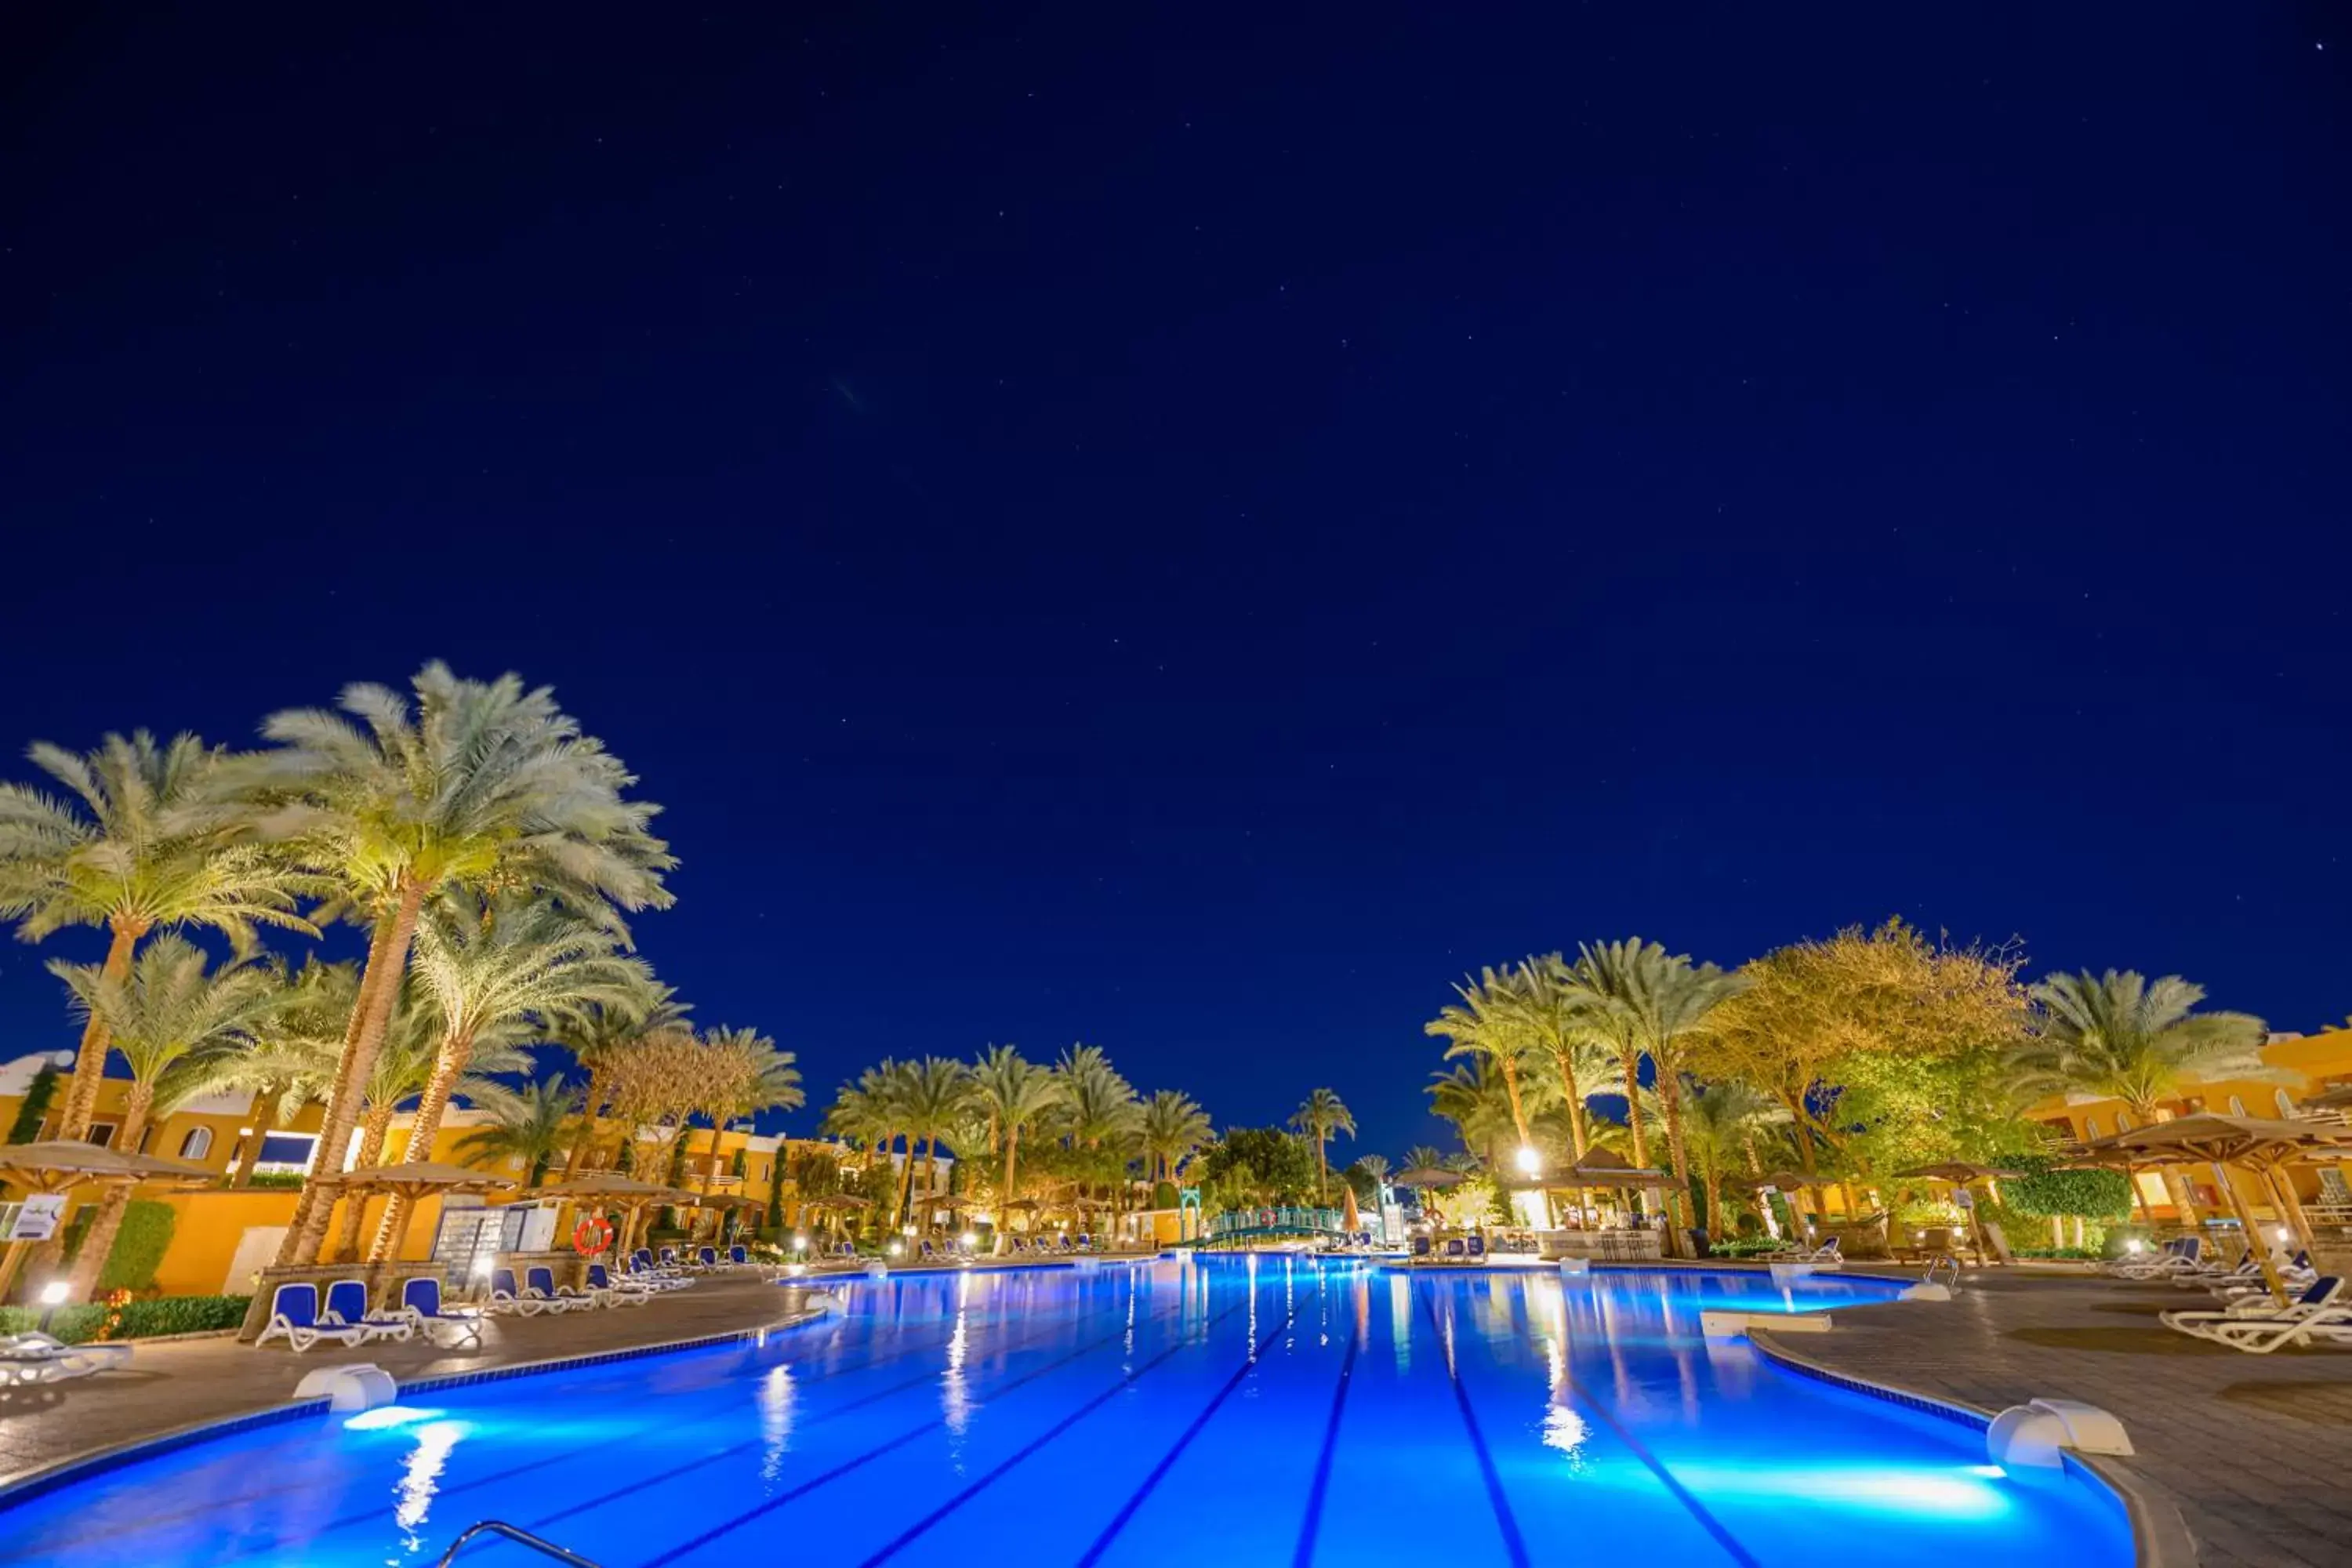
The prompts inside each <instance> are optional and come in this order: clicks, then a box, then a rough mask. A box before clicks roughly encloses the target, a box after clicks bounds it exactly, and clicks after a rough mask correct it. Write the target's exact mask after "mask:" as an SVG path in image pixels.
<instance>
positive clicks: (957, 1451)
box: [0, 1258, 2131, 1568]
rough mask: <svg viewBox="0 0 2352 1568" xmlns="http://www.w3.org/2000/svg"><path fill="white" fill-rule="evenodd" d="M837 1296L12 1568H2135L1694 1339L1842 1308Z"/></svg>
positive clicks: (1645, 1296) (1572, 1297)
mask: <svg viewBox="0 0 2352 1568" xmlns="http://www.w3.org/2000/svg"><path fill="white" fill-rule="evenodd" d="M847 1295H848V1301H847V1305H846V1307H845V1310H843V1311H842V1312H840V1313H839V1314H837V1315H835V1316H832V1317H829V1318H828V1319H826V1320H825V1321H823V1322H821V1323H818V1324H814V1325H811V1326H808V1327H804V1328H801V1329H797V1330H793V1331H785V1332H782V1333H777V1334H773V1335H771V1336H769V1337H768V1338H767V1339H766V1340H765V1341H764V1342H761V1343H756V1344H755V1343H749V1342H747V1343H742V1344H737V1345H729V1346H725V1347H720V1348H716V1349H705V1350H698V1351H688V1352H677V1353H674V1354H667V1355H661V1356H655V1357H647V1358H641V1359H637V1360H632V1361H625V1362H616V1363H606V1364H604V1365H602V1366H595V1367H587V1368H582V1369H578V1370H574V1371H568V1372H560V1373H547V1374H543V1375H538V1376H530V1377H522V1378H514V1379H509V1380H506V1381H502V1382H494V1383H485V1384H471V1385H467V1386H464V1387H459V1388H455V1389H450V1390H447V1391H445V1392H439V1393H429V1394H418V1395H415V1396H414V1397H413V1398H412V1399H411V1400H410V1401H409V1403H408V1404H406V1405H403V1406H400V1407H397V1408H396V1409H394V1410H392V1411H376V1412H371V1413H369V1414H368V1415H364V1416H361V1417H357V1418H352V1419H348V1420H347V1419H345V1418H343V1417H340V1416H315V1417H314V1416H305V1417H302V1418H300V1419H299V1420H295V1421H291V1422H286V1423H280V1424H277V1425H273V1426H265V1427H260V1428H257V1429H253V1430H250V1431H247V1432H244V1433H241V1434H238V1435H236V1436H228V1437H224V1438H219V1439H215V1440H213V1441H210V1442H206V1443H203V1444H198V1445H195V1446H193V1447H187V1448H184V1449H181V1450H179V1451H177V1452H174V1453H170V1454H164V1455H161V1456H158V1457H156V1458H152V1459H146V1460H142V1461H139V1462H135V1463H132V1464H130V1465H127V1466H124V1467H122V1468H118V1469H114V1470H111V1471H109V1472H106V1473H105V1474H103V1475H100V1476H98V1477H96V1478H93V1479H89V1480H87V1481H84V1482H81V1483H79V1484H76V1485H74V1486H71V1487H69V1488H66V1489H61V1490H58V1491H55V1492H51V1493H48V1494H47V1495H44V1496H39V1497H36V1498H33V1499H30V1500H26V1501H25V1502H23V1503H20V1504H18V1505H17V1506H16V1507H15V1508H13V1509H9V1510H5V1511H0V1562H5V1563H28V1564H29V1563H43V1564H54V1565H57V1568H96V1565H97V1564H100V1563H104V1564H119V1563H142V1564H199V1563H203V1564H210V1563H236V1564H241V1565H250V1568H261V1565H277V1568H292V1565H295V1564H301V1565H305V1568H347V1565H348V1568H358V1565H362V1564H364V1565H368V1568H398V1565H401V1564H406V1563H433V1562H434V1561H435V1560H436V1558H438V1556H439V1555H440V1553H441V1552H442V1550H443V1549H444V1548H445V1547H446V1545H447V1544H448V1542H450V1541H451V1539H452V1538H454V1537H455V1536H456V1534H457V1531H460V1530H462V1529H464V1528H465V1527H466V1526H467V1524H470V1523H472V1522H473V1521H476V1520H478V1519H482V1518H485V1517H491V1518H499V1519H504V1520H509V1521H513V1522H515V1523H518V1524H521V1525H524V1526H526V1527H528V1528H530V1529H531V1530H534V1531H538V1532H540V1533H541V1534H542V1535H545V1536H547V1537H548V1538H550V1539H551V1540H553V1541H555V1542H560V1543H562V1544H563V1545H565V1546H568V1547H570V1548H572V1550H574V1551H576V1552H582V1553H583V1554H584V1555H586V1556H588V1557H591V1558H593V1559H594V1560H595V1561H596V1562H598V1563H602V1564H604V1565H606V1568H657V1565H660V1564H667V1563H761V1562H780V1561H793V1562H811V1563H826V1564H831V1565H837V1568H877V1565H879V1564H881V1563H889V1562H894V1561H895V1562H898V1563H905V1564H908V1565H909V1568H912V1565H913V1564H916V1563H927V1562H929V1563H936V1562H940V1561H949V1560H955V1561H981V1562H992V1561H999V1560H1013V1559H1015V1558H1017V1559H1018V1560H1019V1561H1021V1562H1024V1563H1067V1564H1075V1565H1080V1568H1091V1565H1093V1564H1097V1563H1101V1564H1110V1565H1130V1568H1145V1565H1152V1568H1157V1565H1160V1564H1174V1563H1183V1564H1187V1565H1188V1568H1189V1565H1196V1564H1208V1565H1210V1568H1249V1565H1254V1564H1261V1563H1263V1564H1295V1565H1305V1564H1307V1563H1323V1564H1335V1565H1337V1564H1357V1563H1415V1564H1420V1563H1428V1562H1430V1561H1431V1560H1433V1559H1437V1560H1440V1561H1442V1563H1444V1565H1445V1568H1475V1565H1481V1564H1486V1563H1498V1564H1517V1563H1537V1564H1555V1563H1557V1564H1569V1563H1639V1562H1643V1561H1647V1562H1652V1563H1710V1564H1711V1563H1733V1564H1747V1563H1759V1564H1769V1565H1778V1564H1798V1563H1803V1564H1807V1565H1818V1564H1822V1563H1836V1564H1839V1565H1840V1568H1857V1565H1861V1564H1869V1563H1901V1564H1905V1565H1906V1568H1916V1565H1917V1564H1919V1563H1950V1562H1978V1563H1981V1562H1998V1561H2001V1560H2002V1559H2003V1558H2004V1556H2005V1555H2006V1554H2009V1553H2011V1552H2025V1551H2030V1552H2035V1553H2037V1554H2038V1553H2042V1552H2063V1553H2064V1554H2065V1556H2066V1559H2067V1561H2068V1562H2069V1563H2073V1564H2078V1565H2080V1568H2124V1565H2125V1564H2127V1563H2130V1562H2131V1542H2130V1537H2129V1533H2128V1529H2127V1527H2126V1524H2125V1522H2124V1520H2123V1515H2122V1512H2121V1510H2120V1508H2119V1507H2118V1505H2117V1504H2116V1502H2115V1501H2114V1500H2113V1499H2112V1498H2111V1497H2109V1496H2108V1495H2107V1494H2106V1493H2105V1491H2104V1490H2103V1489H2096V1488H2095V1486H2094V1485H2093V1484H2092V1483H2089V1482H2087V1481H2084V1480H2076V1479H2069V1480H2067V1481H2064V1482H2062V1483H2057V1484H2042V1485H2034V1484H2029V1483H2024V1482H2019V1481H2012V1480H2011V1479H2007V1478H2005V1477H2003V1476H2001V1475H2000V1472H1998V1471H1997V1470H1993V1469H1991V1468H1989V1467H1988V1466H1986V1465H1985V1463H1984V1439H1983V1436H1982V1434H1981V1433H1980V1432H1979V1431H1978V1430H1976V1429H1975V1428H1973V1427H1971V1426H1962V1425H1960V1424H1958V1423H1956V1422H1952V1421H1948V1420H1946V1419H1943V1418H1941V1417H1938V1416H1935V1415H1925V1414H1921V1413H1918V1412H1916V1411H1913V1410H1910V1409H1907V1408H1906V1407H1903V1406H1899V1405H1894V1404H1891V1403H1889V1402H1886V1401H1884V1400H1879V1399H1874V1398H1870V1397H1868V1396H1865V1395H1862V1394H1849V1393H1847V1392H1845V1391H1843V1390H1841V1389H1838V1388H1835V1387H1832V1386H1831V1385H1829V1384H1824V1383H1822V1382H1819V1381H1818V1380H1815V1379H1811V1378H1807V1377H1803V1376H1801V1375H1799V1374H1796V1373H1790V1372H1786V1371H1783V1370H1780V1369H1778V1368H1776V1367H1773V1366H1771V1365H1769V1364H1768V1363H1764V1362H1763V1361H1761V1360H1760V1359H1759V1358H1758V1357H1757V1356H1756V1355H1755V1353H1754V1352H1752V1351H1751V1350H1750V1349H1749V1348H1748V1346H1747V1345H1746V1344H1745V1343H1744V1342H1722V1341H1717V1342H1708V1341H1706V1340H1705V1339H1704V1338H1702V1337H1701V1335H1700V1333H1699V1311H1700V1310H1701V1309H1702V1308H1705V1307H1717V1306H1723V1307H1736V1308H1740V1309H1744V1310H1750V1311H1759V1310H1780V1311H1789V1310H1808V1309H1819V1308H1824V1307H1834V1306H1837V1305H1839V1304H1841V1303H1842V1302H1850V1301H1853V1300H1856V1299H1857V1298H1862V1297H1868V1298H1870V1299H1873V1300H1876V1299H1883V1288H1881V1287H1879V1286H1876V1285H1874V1284H1873V1283H1871V1282H1867V1281H1856V1280H1842V1279H1822V1278H1818V1277H1817V1278H1815V1279H1810V1280H1807V1281H1803V1282H1802V1284H1801V1294H1799V1295H1790V1294H1784V1293H1783V1292H1781V1291H1780V1290H1779V1289H1775V1288H1774V1287H1773V1286H1772V1285H1771V1282H1770V1281H1769V1279H1766V1278H1763V1277H1760V1276H1756V1275H1744V1274H1703V1273H1690V1272H1675V1271H1666V1270H1660V1271H1654V1272H1651V1271H1644V1272H1631V1271H1629V1272H1613V1271H1612V1272H1604V1273H1601V1274H1598V1275H1596V1276H1594V1277H1593V1278H1592V1279H1591V1280H1590V1281H1589V1282H1584V1281H1572V1280H1571V1281H1562V1280H1561V1279H1559V1278H1557V1277H1556V1276H1554V1275H1551V1274H1549V1273H1545V1272H1528V1273H1513V1272H1499V1271H1498V1272H1495V1273H1432V1272H1423V1273H1420V1274H1416V1275H1407V1274H1405V1273H1402V1272H1398V1271H1391V1270H1381V1269H1379V1268H1372V1267H1370V1266H1367V1265H1364V1264H1361V1263H1352V1262H1326V1263H1323V1264H1320V1265H1318V1263H1316V1262H1315V1261H1313V1260H1308V1259H1300V1260H1297V1261H1291V1260H1287V1259H1284V1258H1255V1259H1244V1258H1225V1259H1213V1260H1204V1261H1201V1262H1195V1263H1179V1262H1174V1261H1163V1262H1155V1263H1150V1264H1143V1265H1138V1266H1132V1267H1123V1266H1116V1265H1114V1266H1110V1267H1107V1268H1103V1269H1102V1270H1101V1271H1100V1272H1098V1273H1076V1272H1072V1271H1068V1270H1061V1269H1038V1270H1022V1271H1016V1272H1005V1273H975V1274H962V1275H958V1274H947V1275H927V1276H900V1277H898V1278H896V1279H891V1280H889V1281H887V1282H867V1281H859V1282H857V1283H856V1284H854V1285H852V1286H850V1287H848V1292H847ZM647 1310H648V1311H651V1312H658V1311H660V1310H662V1309H661V1307H660V1306H659V1305H658V1304H656V1305H655V1306H653V1307H651V1308H649V1309H647ZM1920 1310H1928V1309H1925V1308H1923V1309H1920ZM973 1552H979V1553H981V1554H982V1555H981V1556H980V1557H978V1558H976V1559H975V1558H973V1557H971V1555H970V1554H971V1553H973ZM477 1553H478V1554H479V1556H480V1558H482V1559H485V1560H495V1561H497V1562H499V1563H506V1564H509V1568H523V1565H524V1564H526V1563H544V1562H545V1561H546V1559H544V1558H540V1557H535V1556H532V1555H531V1554H530V1553H527V1552H523V1551H521V1550H520V1549H519V1548H515V1547H512V1546H509V1545H505V1544H480V1543H478V1544H477V1545H476V1546H475V1547H473V1548H469V1549H468V1551H467V1553H466V1555H465V1558H464V1559H463V1561H465V1562H472V1561H475V1560H476V1555H477ZM947 1553H953V1554H956V1555H955V1556H954V1557H953V1558H952V1559H950V1558H949V1557H947V1556H944V1555H943V1554H947Z"/></svg>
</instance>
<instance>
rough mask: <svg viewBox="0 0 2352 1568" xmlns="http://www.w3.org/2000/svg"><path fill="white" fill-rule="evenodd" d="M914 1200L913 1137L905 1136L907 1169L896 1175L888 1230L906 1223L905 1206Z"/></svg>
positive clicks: (910, 1133)
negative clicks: (896, 1192)
mask: <svg viewBox="0 0 2352 1568" xmlns="http://www.w3.org/2000/svg"><path fill="white" fill-rule="evenodd" d="M894 1137H895V1135H894ZM914 1198H915V1135H914V1134H913V1133H912V1132H909V1133H908V1134H907V1168H906V1169H905V1170H903V1171H901V1172H899V1173H898V1202H897V1203H896V1204H894V1205H891V1208H890V1228H891V1229H892V1230H897V1229H898V1227H899V1226H902V1225H904V1224H906V1223H907V1205H908V1204H910V1203H912V1202H913V1201H914Z"/></svg>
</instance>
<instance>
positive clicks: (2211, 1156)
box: [2081, 1111, 2352, 1301]
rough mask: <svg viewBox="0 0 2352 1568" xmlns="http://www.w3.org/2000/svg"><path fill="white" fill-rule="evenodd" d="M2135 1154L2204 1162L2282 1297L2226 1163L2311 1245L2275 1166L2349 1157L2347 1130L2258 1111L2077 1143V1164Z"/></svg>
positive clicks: (2152, 1159) (2161, 1160) (2159, 1160)
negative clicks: (2265, 1194) (2248, 1178)
mask: <svg viewBox="0 0 2352 1568" xmlns="http://www.w3.org/2000/svg"><path fill="white" fill-rule="evenodd" d="M2136 1156H2144V1157H2147V1163H2154V1164H2166V1163H2185V1162H2187V1161H2192V1160H2193V1161H2201V1162H2204V1163H2209V1164H2210V1165H2211V1166H2212V1167H2213V1176H2214V1180H2215V1181H2216V1182H2218V1183H2219V1184H2221V1191H2222V1194H2223V1195H2225V1196H2226V1197H2227V1198H2228V1199H2229V1200H2230V1207H2231V1211H2232V1212H2234V1213H2235V1214H2236V1215H2237V1216H2238V1225H2239V1226H2240V1228H2241V1229H2242V1231H2243V1233H2244V1235H2245V1237H2246V1245H2247V1247H2250V1248H2252V1251H2253V1254H2254V1257H2255V1259H2256V1261H2257V1262H2259V1263H2260V1265H2261V1266H2262V1270H2263V1280H2264V1282H2265V1283H2267V1284H2268V1285H2269V1286H2270V1288H2271V1294H2272V1295H2273V1296H2275V1297H2276V1298H2278V1299H2279V1300H2282V1301H2284V1300H2286V1288H2285V1286H2284V1284H2282V1283H2281V1282H2280V1279H2279V1276H2278V1268H2277V1266H2276V1265H2275V1264H2274V1263H2273V1260H2272V1258H2271V1249H2270V1248H2269V1247H2264V1246H2263V1244H2262V1233H2261V1231H2260V1230H2259V1229H2258V1228H2257V1227H2256V1226H2255V1224H2254V1216H2253V1214H2252V1211H2251V1210H2250V1209H2248V1208H2247V1206H2246V1203H2245V1200H2244V1199H2243V1198H2242V1197H2241V1196H2240V1195H2239V1193H2238V1188H2237V1184H2235V1183H2233V1182H2232V1181H2231V1180H2230V1168H2231V1166H2233V1165H2234V1166H2242V1167H2244V1168H2245V1170H2246V1171H2247V1172H2248V1173H2250V1174H2252V1175H2253V1176H2255V1177H2257V1178H2259V1179H2260V1180H2261V1181H2262V1182H2263V1184H2264V1185H2265V1186H2267V1187H2268V1189H2269V1191H2270V1194H2271V1198H2272V1201H2273V1203H2274V1204H2276V1205H2277V1206H2278V1209H2279V1212H2280V1213H2281V1214H2283V1215H2285V1216H2286V1219H2287V1223H2288V1224H2289V1225H2290V1226H2292V1227H2293V1228H2294V1234H2295V1235H2296V1236H2298V1237H2301V1238H2302V1241H2303V1245H2304V1246H2305V1247H2310V1246H2311V1245H2312V1236H2311V1222H2310V1220H2309V1219H2308V1218H2306V1217H2305V1215H2304V1212H2303V1204H2302V1202H2301V1201H2300V1200H2299V1199H2297V1198H2296V1196H2295V1195H2294V1184H2292V1183H2291V1182H2289V1181H2288V1180H2287V1178H2286V1176H2285V1173H2284V1172H2283V1171H2282V1170H2281V1167H2282V1166H2284V1164H2286V1163H2287V1162H2289V1161H2290V1160H2295V1159H2338V1160H2342V1159H2352V1130H2347V1129H2346V1128H2342V1127H2336V1126H2333V1125H2331V1124H2329V1123H2327V1122H2325V1121H2273V1120H2271V1119H2268V1118H2264V1117H2258V1116H2218V1115H2215V1114H2213V1113H2211V1112H2210V1111H2208V1112H2200V1114H2198V1115H2195V1116H2182V1117H2178V1118H2175V1119H2174V1120H2173V1121H2159V1122H2157V1123H2156V1124H2155V1125H2153V1126H2149V1127H2135V1128H2133V1129H2132V1130H2131V1131H2128V1132H2118V1133H2116V1134H2115V1135H2114V1136H2112V1137H2107V1138H2100V1139H2096V1140H2094V1141H2093V1142H2089V1143H2086V1144H2084V1146H2083V1154H2082V1160H2081V1163H2088V1164H2107V1163H2116V1162H2119V1161H2120V1162H2124V1163H2125V1168H2126V1170H2127V1171H2128V1170H2129V1168H2130V1166H2129V1162H2130V1161H2131V1160H2132V1159H2133V1158H2134V1157H2136ZM2168 1157H2169V1158H2168Z"/></svg>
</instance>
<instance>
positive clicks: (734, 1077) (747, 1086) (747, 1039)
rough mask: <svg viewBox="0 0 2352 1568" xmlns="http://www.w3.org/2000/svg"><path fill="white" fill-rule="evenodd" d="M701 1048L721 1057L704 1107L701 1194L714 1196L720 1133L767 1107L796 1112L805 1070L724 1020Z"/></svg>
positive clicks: (786, 1054) (772, 1043)
mask: <svg viewBox="0 0 2352 1568" xmlns="http://www.w3.org/2000/svg"><path fill="white" fill-rule="evenodd" d="M702 1048H703V1050H704V1051H705V1052H707V1053H709V1055H711V1056H712V1057H713V1058H716V1059H717V1062H718V1064H719V1067H718V1070H717V1071H716V1072H715V1073H714V1074H713V1075H712V1079H711V1082H712V1084H713V1086H714V1092H711V1093H709V1094H708V1095H707V1096H706V1100H707V1103H705V1104H704V1105H703V1106H702V1108H701V1109H702V1110H703V1112H704V1114H706V1115H708V1116H709V1118H710V1148H709V1155H708V1158H707V1159H706V1160H705V1161H704V1170H703V1173H702V1193H703V1195H704V1196H705V1197H708V1196H709V1195H710V1194H711V1192H712V1191H713V1189H715V1188H716V1187H717V1186H718V1184H719V1134H720V1133H721V1132H723V1131H726V1128H727V1124H728V1123H729V1122H730V1121H735V1120H737V1119H738V1118H740V1117H745V1116H757V1115H759V1114H760V1112H761V1111H763V1110H799V1109H800V1108H801V1107H802V1106H803V1105H804V1104H806V1103H807V1102H808V1096H807V1095H806V1094H805V1093H803V1091H802V1089H801V1069H800V1068H798V1067H796V1066H794V1065H793V1063H794V1062H795V1061H796V1060H797V1058H795V1057H794V1056H793V1053H792V1052H790V1051H780V1050H778V1049H777V1048H776V1042H775V1041H773V1040H772V1039H770V1038H769V1037H767V1036H765V1035H763V1034H761V1033H760V1032H759V1031H758V1030H757V1029H734V1028H730V1027H728V1026H726V1025H724V1024H722V1025H720V1026H719V1027H718V1028H716V1029H711V1030H709V1031H707V1032H705V1033H704V1035H703V1036H702Z"/></svg>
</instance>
